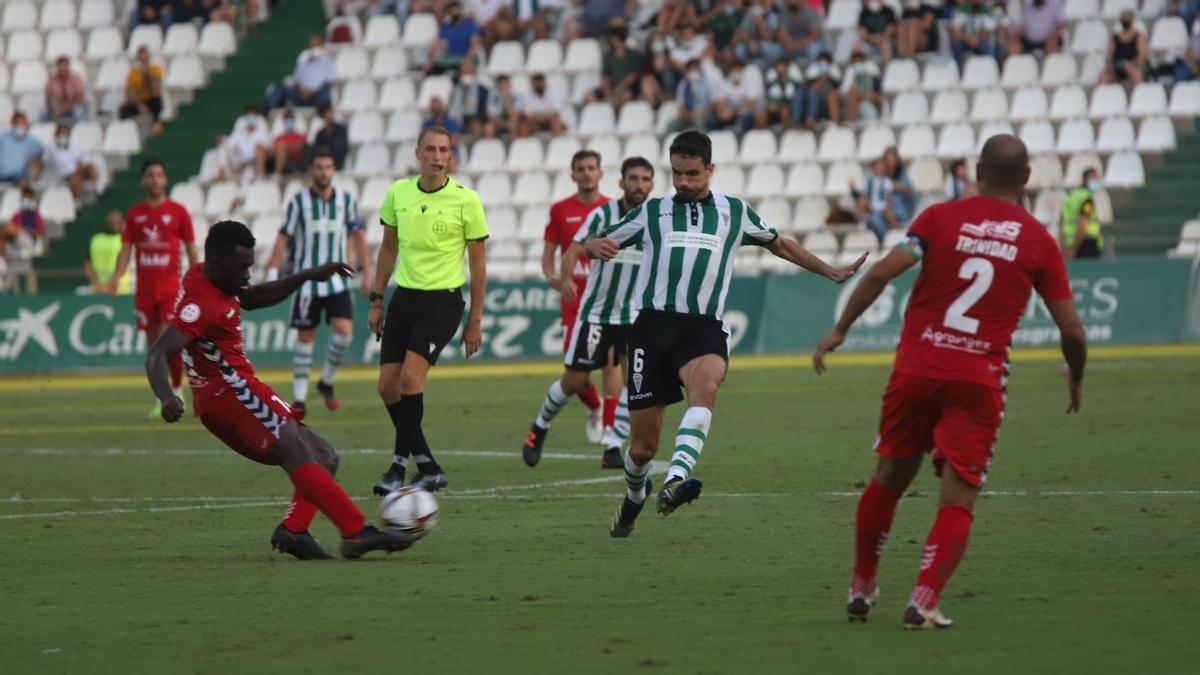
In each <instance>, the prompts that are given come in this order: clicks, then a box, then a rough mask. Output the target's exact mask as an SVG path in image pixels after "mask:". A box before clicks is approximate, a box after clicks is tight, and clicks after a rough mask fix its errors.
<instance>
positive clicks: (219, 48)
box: [200, 21, 237, 57]
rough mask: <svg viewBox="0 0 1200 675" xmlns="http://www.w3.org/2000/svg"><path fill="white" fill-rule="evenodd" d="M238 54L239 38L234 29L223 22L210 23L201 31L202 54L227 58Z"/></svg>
mask: <svg viewBox="0 0 1200 675" xmlns="http://www.w3.org/2000/svg"><path fill="white" fill-rule="evenodd" d="M235 52H237V37H236V36H235V35H234V33H233V27H232V26H230V25H229V24H228V23H225V22H223V21H210V22H208V23H207V24H205V25H204V28H203V30H201V31H200V54H201V55H202V56H210V57H225V56H229V55H230V54H233V53H235Z"/></svg>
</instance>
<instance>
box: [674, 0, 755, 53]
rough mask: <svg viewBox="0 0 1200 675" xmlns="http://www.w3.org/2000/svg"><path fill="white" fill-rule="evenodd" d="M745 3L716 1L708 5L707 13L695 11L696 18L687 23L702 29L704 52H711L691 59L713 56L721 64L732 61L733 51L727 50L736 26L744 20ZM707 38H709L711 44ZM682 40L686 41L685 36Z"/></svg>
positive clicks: (741, 1) (739, 1)
mask: <svg viewBox="0 0 1200 675" xmlns="http://www.w3.org/2000/svg"><path fill="white" fill-rule="evenodd" d="M745 2H746V0H716V1H715V2H711V3H708V4H709V5H710V7H709V9H708V11H707V12H704V13H702V14H701V13H700V12H699V11H697V14H698V16H697V18H696V19H695V20H694V22H689V23H690V24H691V25H692V26H693V29H694V28H695V26H702V27H703V33H702V35H703V37H704V38H705V44H706V52H707V49H711V50H712V51H711V52H707V53H706V54H703V55H701V56H694V57H692V58H701V57H702V56H715V57H717V58H718V59H719V60H720V61H721V62H722V63H729V62H731V61H733V59H734V54H733V53H732V52H733V50H732V49H729V46H730V44H731V43H732V42H733V35H734V33H735V32H736V31H737V29H738V26H740V25H742V21H743V20H744V19H745V18H746V11H745V9H744V5H745ZM694 4H703V3H694ZM687 25H688V24H684V27H685V28H686V27H687ZM709 36H711V42H710V40H709ZM683 38H684V40H687V39H688V38H687V36H686V35H684V36H683ZM688 60H691V59H685V60H684V62H685V63H686V61H688Z"/></svg>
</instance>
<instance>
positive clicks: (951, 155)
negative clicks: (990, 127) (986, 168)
mask: <svg viewBox="0 0 1200 675" xmlns="http://www.w3.org/2000/svg"><path fill="white" fill-rule="evenodd" d="M974 154H975V130H974V129H972V128H971V125H970V124H967V123H966V122H952V123H950V124H947V125H946V126H944V127H942V132H941V134H940V135H939V136H938V146H937V156H938V157H940V158H942V159H958V158H960V157H970V156H974Z"/></svg>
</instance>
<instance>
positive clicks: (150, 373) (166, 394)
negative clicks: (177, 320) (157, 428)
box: [146, 326, 192, 423]
mask: <svg viewBox="0 0 1200 675" xmlns="http://www.w3.org/2000/svg"><path fill="white" fill-rule="evenodd" d="M191 341H192V339H191V338H189V337H188V336H186V335H184V334H183V333H180V332H179V330H178V329H177V328H175V327H174V326H167V329H166V330H165V331H163V334H162V335H161V336H159V338H158V339H157V340H155V341H154V344H152V345H150V352H149V353H148V354H147V355H146V377H147V378H148V379H149V380H150V389H152V390H154V396H155V397H157V398H158V400H159V402H160V403H161V404H162V418H163V419H164V420H166V421H167V422H168V423H170V422H174V421H176V420H178V419H179V418H180V417H182V416H183V401H181V400H180V399H179V397H178V396H176V395H175V391H174V390H173V389H171V380H170V378H169V376H168V373H167V360H168V359H170V358H171V357H172V356H175V355H176V354H178V353H179V352H181V351H183V348H184V347H186V346H187V345H188V343H189V342H191Z"/></svg>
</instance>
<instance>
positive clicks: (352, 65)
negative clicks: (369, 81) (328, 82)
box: [334, 46, 371, 82]
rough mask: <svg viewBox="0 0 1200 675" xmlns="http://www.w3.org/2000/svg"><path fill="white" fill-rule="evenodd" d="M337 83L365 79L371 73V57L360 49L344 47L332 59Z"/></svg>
mask: <svg viewBox="0 0 1200 675" xmlns="http://www.w3.org/2000/svg"><path fill="white" fill-rule="evenodd" d="M334 62H335V64H336V70H337V79H338V81H339V82H345V81H346V80H353V79H355V78H358V77H366V76H367V75H368V74H369V73H370V72H371V57H370V56H368V55H367V50H366V49H363V48H362V47H354V46H346V47H342V48H341V49H339V50H338V52H337V56H336V57H335V58H334Z"/></svg>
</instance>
